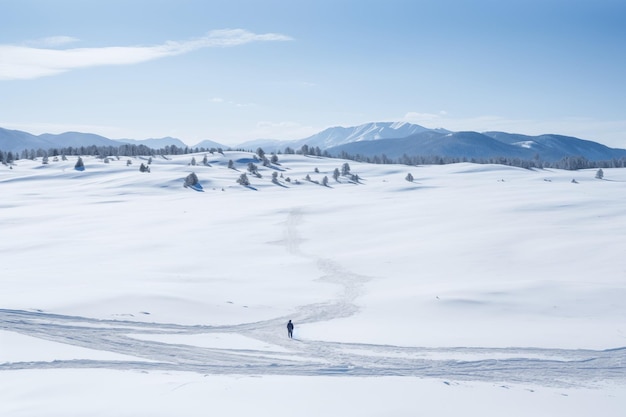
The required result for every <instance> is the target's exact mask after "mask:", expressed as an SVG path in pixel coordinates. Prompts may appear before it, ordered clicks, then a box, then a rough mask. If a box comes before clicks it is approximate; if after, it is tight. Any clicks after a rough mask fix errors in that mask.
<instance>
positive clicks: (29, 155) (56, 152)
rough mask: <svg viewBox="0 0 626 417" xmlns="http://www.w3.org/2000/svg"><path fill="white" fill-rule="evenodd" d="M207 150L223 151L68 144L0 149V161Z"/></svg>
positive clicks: (128, 145) (200, 149)
mask: <svg viewBox="0 0 626 417" xmlns="http://www.w3.org/2000/svg"><path fill="white" fill-rule="evenodd" d="M199 152H209V153H212V154H213V153H224V151H223V149H222V148H190V147H184V148H181V147H180V146H176V145H168V146H165V147H163V148H160V149H153V148H149V147H147V146H145V145H135V144H123V145H120V146H96V145H90V146H68V147H64V148H51V149H48V150H44V149H25V150H23V151H22V152H19V153H17V152H11V151H9V152H4V151H2V150H0V163H11V162H14V161H17V160H20V159H35V158H44V157H61V156H63V155H65V156H81V155H93V156H100V157H102V158H107V157H121V156H157V155H185V154H190V153H199Z"/></svg>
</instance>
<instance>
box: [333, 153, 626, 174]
mask: <svg viewBox="0 0 626 417" xmlns="http://www.w3.org/2000/svg"><path fill="white" fill-rule="evenodd" d="M325 153H326V154H327V155H326V156H329V157H331V158H340V159H348V160H351V161H357V162H366V163H370V164H402V165H445V164H456V163H460V162H471V163H473V164H497V165H508V166H515V167H520V168H525V169H531V168H539V169H543V168H554V169H565V170H570V171H575V170H578V169H587V168H624V167H626V158H619V159H611V160H606V161H590V160H588V159H587V158H585V157H583V156H566V157H563V158H562V159H560V160H558V161H543V160H541V159H540V158H533V159H521V158H509V157H494V158H467V157H449V156H421V155H415V156H409V155H406V154H405V155H403V156H402V157H400V158H389V157H387V156H386V155H384V154H382V155H380V156H372V157H370V156H363V155H359V154H356V155H351V154H349V153H346V152H344V151H342V152H340V153H339V154H337V155H329V154H328V153H327V152H325Z"/></svg>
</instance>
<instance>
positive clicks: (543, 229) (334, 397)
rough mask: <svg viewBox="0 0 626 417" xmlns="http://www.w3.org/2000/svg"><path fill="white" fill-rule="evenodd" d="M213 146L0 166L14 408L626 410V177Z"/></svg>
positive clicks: (133, 412)
mask: <svg viewBox="0 0 626 417" xmlns="http://www.w3.org/2000/svg"><path fill="white" fill-rule="evenodd" d="M204 156H205V155H204V154H196V155H175V156H166V157H154V158H152V161H149V159H148V158H120V159H119V160H118V159H116V158H112V159H110V160H109V161H108V162H104V161H103V160H102V159H98V158H95V157H90V156H84V157H83V159H84V163H85V170H84V171H82V172H79V171H76V170H75V169H74V165H75V163H76V159H77V157H75V156H68V160H67V161H63V160H56V161H54V160H50V161H49V163H47V164H44V163H43V161H42V160H41V158H39V159H38V160H19V161H17V163H15V164H13V165H11V166H10V167H9V166H4V165H0V190H1V191H2V195H3V199H2V203H1V207H2V224H3V228H2V232H3V234H2V236H3V239H2V240H0V253H2V256H3V258H2V259H3V262H2V270H1V275H0V280H1V281H2V291H0V392H2V395H1V397H2V401H0V415H3V416H5V415H6V416H69V415H73V416H79V415H103V416H108V415H115V416H137V415H149V416H157V417H158V416H172V415H184V416H205V415H207V413H209V414H217V415H222V414H224V415H240V416H268V417H277V416H291V415H293V414H294V413H297V414H298V415H301V416H305V417H307V416H319V415H341V416H349V415H358V416H379V415H398V416H400V415H407V416H408V415H410V416H414V415H438V416H454V417H457V416H481V417H489V416H502V415H507V416H516V417H517V416H519V417H521V416H529V415H550V416H568V417H583V416H584V417H587V416H590V415H601V416H603V417H621V416H622V415H623V410H624V409H625V408H626V365H625V364H626V348H625V346H626V327H625V326H626V306H625V305H624V303H623V300H624V299H625V297H626V284H625V283H624V271H625V270H626V260H624V257H623V252H624V236H625V235H626V201H625V200H624V198H623V195H624V193H625V192H626V169H606V170H604V179H603V180H601V179H598V178H596V171H595V170H580V171H576V172H572V171H561V170H552V169H551V170H525V169H520V168H514V167H507V166H499V165H475V164H470V163H461V164H450V165H433V166H420V167H415V166H413V167H408V166H398V165H371V164H363V163H357V162H353V161H344V160H337V159H327V158H318V157H311V156H302V155H280V156H279V160H278V162H277V163H276V164H272V165H271V166H261V165H260V164H259V167H258V174H259V175H258V176H257V175H254V174H252V173H250V172H249V171H247V168H248V163H249V162H251V161H254V159H253V155H252V154H249V153H245V152H232V151H226V152H224V154H223V155H221V154H215V155H208V156H207V157H208V161H207V162H208V164H207V165H196V166H192V165H190V164H191V159H192V158H194V159H195V160H197V161H200V160H202V159H203V157H204ZM129 161H130V162H129ZM231 161H232V166H231V167H230V168H229V166H230V165H231V164H230V162H231ZM149 162H150V164H149V165H150V168H151V169H150V172H140V170H139V166H140V165H141V164H148V163H149ZM344 164H348V166H347V167H344ZM337 168H339V169H342V168H347V169H348V170H349V173H350V174H351V175H343V176H339V177H337V179H336V180H335V179H334V178H333V173H334V171H335V169H337ZM192 172H193V173H195V174H196V175H197V177H198V179H199V181H200V184H201V185H202V188H203V190H204V192H198V191H194V190H192V189H190V188H185V187H184V186H183V184H184V181H185V178H186V177H187V176H188V175H189V174H190V173H192ZM244 173H247V175H248V178H249V179H250V185H249V186H242V185H239V184H238V183H237V179H238V178H240V176H241V175H242V174H244ZM274 173H275V174H276V175H275V176H274V175H273V174H274ZM409 173H410V174H412V176H413V177H414V180H413V181H407V179H406V177H407V174H409ZM356 175H358V181H356V180H355V177H354V176H356ZM324 177H328V178H329V179H330V180H329V182H328V185H327V186H324V185H322V184H323V178H324ZM572 180H575V181H572ZM289 319H291V320H293V321H294V323H295V326H296V328H295V339H294V340H290V339H288V338H287V331H286V327H285V325H286V323H287V320H289Z"/></svg>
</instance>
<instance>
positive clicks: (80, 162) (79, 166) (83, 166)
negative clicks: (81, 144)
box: [74, 156, 85, 171]
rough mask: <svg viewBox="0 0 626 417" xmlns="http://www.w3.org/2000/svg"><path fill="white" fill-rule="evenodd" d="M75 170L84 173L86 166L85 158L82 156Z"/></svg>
mask: <svg viewBox="0 0 626 417" xmlns="http://www.w3.org/2000/svg"><path fill="white" fill-rule="evenodd" d="M74 169H75V170H76V171H84V170H85V164H84V162H83V158H81V157H80V156H79V157H78V160H77V161H76V165H74Z"/></svg>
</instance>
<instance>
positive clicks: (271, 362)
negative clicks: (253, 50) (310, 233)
mask: <svg viewBox="0 0 626 417" xmlns="http://www.w3.org/2000/svg"><path fill="white" fill-rule="evenodd" d="M302 216H303V214H302V212H301V211H300V210H298V209H294V210H292V211H291V212H290V214H289V215H288V217H287V220H286V223H285V224H286V227H285V230H284V235H285V239H284V241H283V244H284V245H285V247H286V250H287V252H288V253H289V254H290V255H292V256H301V257H307V258H309V259H310V260H311V261H313V262H315V263H316V265H317V267H318V269H319V271H320V275H321V278H320V279H321V280H323V281H324V282H330V283H333V284H336V285H339V286H341V288H342V291H341V292H340V294H339V296H338V298H337V299H335V300H329V301H327V302H325V303H318V304H312V305H305V306H301V307H300V308H299V309H298V310H297V311H296V312H294V314H292V315H290V317H289V318H291V319H294V321H295V322H296V323H300V324H302V323H314V322H324V321H327V320H331V319H336V318H340V317H349V316H351V315H353V314H355V313H356V311H357V309H358V308H357V307H356V305H355V304H354V301H355V300H356V298H357V297H358V296H359V295H360V294H361V293H362V291H363V284H364V283H365V282H367V281H368V280H369V278H368V277H366V276H361V275H358V274H354V273H352V272H351V271H347V270H345V269H343V268H342V267H341V265H338V264H336V263H335V262H333V261H331V260H328V259H321V258H315V257H311V256H308V255H306V254H304V253H302V251H301V250H300V242H301V239H300V237H299V235H298V231H297V227H298V224H299V223H300V221H301V219H302ZM286 321H287V317H276V318H274V319H271V320H266V321H261V322H256V323H243V324H238V325H230V326H199V325H195V326H186V325H179V324H162V323H142V322H134V321H128V320H96V319H92V318H88V317H77V316H66V315H59V314H50V313H45V312H38V311H26V310H7V309H0V330H6V331H12V332H17V333H21V334H24V335H28V336H32V337H37V338H41V339H45V340H49V341H53V342H57V343H64V344H68V345H74V346H80V347H84V348H89V349H95V350H99V351H107V352H112V353H118V354H124V355H130V356H133V357H135V358H138V360H128V361H123V360H120V361H104V360H78V359H77V360H63V361H53V362H15V363H3V364H0V371H4V370H14V369H48V368H106V369H119V370H126V369H134V370H146V371H150V370H165V371H169V370H172V371H174V370H176V371H187V372H198V373H203V374H222V375H223V374H240V375H303V376H307V375H310V376H313V375H341V376H367V377H378V376H413V377H422V378H426V377H428V378H440V379H444V380H456V381H492V382H498V383H531V384H537V385H542V386H595V385H597V384H599V383H602V382H609V381H612V382H618V383H625V382H626V348H619V349H612V350H604V351H594V350H568V349H539V348H506V349H505V348H469V347H458V348H422V347H398V346H387V345H371V344H358V343H336V342H323V341H307V340H304V341H302V340H288V339H287V338H286V337H285V335H284V334H283V333H284V332H283V331H282V330H283V328H284V324H285V322H286ZM277 329H280V331H277ZM207 333H235V334H239V335H243V336H246V337H249V338H253V339H256V340H259V341H262V342H264V343H266V344H269V345H273V346H276V347H277V349H275V350H252V349H217V348H206V347H199V346H191V345H183V344H170V343H162V342H156V341H149V340H140V339H137V338H136V337H131V336H129V335H131V334H133V335H193V334H207ZM434 357H439V358H442V359H434ZM464 358H465V360H464ZM467 358H473V359H471V360H469V359H467Z"/></svg>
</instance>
